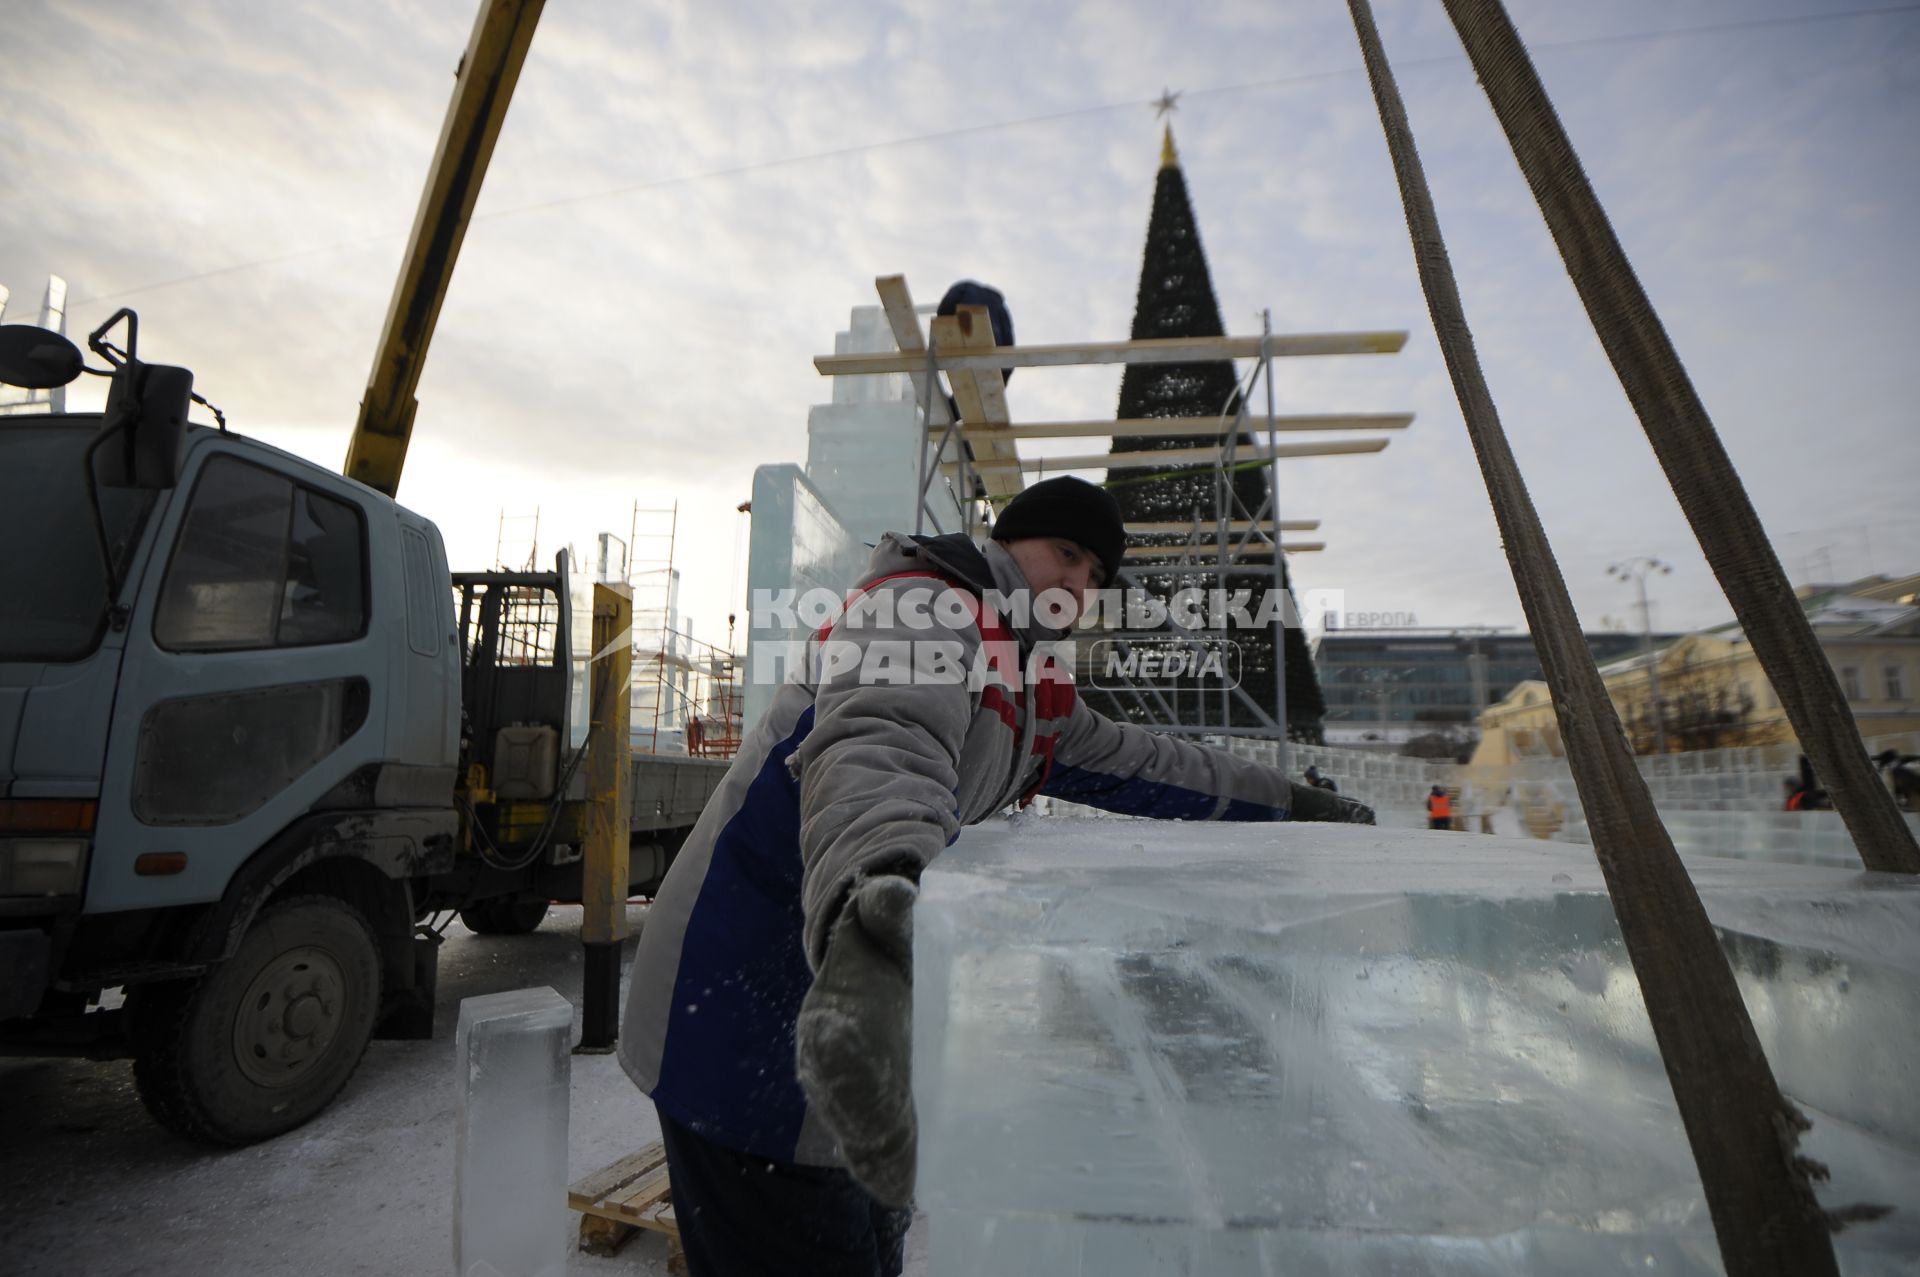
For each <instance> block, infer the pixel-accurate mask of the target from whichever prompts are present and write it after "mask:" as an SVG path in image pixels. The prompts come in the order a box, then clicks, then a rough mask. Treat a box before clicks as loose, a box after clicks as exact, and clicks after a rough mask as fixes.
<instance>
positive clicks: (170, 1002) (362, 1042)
mask: <svg viewBox="0 0 1920 1277" xmlns="http://www.w3.org/2000/svg"><path fill="white" fill-rule="evenodd" d="M379 1005H380V956H379V950H378V948H377V946H376V944H375V941H374V936H373V930H372V928H371V927H369V926H368V925H367V921H366V919H365V918H364V917H363V916H362V915H361V914H360V912H359V911H358V910H357V909H355V908H354V907H353V906H352V905H349V904H347V903H346V902H345V901H343V900H339V899H336V898H334V897H332V896H299V897H296V898H294V899H290V900H285V901H280V902H278V903H275V904H272V905H269V906H268V907H267V908H266V909H264V910H262V911H261V914H260V916H259V918H257V919H256V920H255V921H254V924H253V926H252V927H251V928H250V929H249V930H248V932H247V934H246V936H245V937H244V938H243V939H242V940H241V942H240V948H239V950H238V951H237V952H236V953H235V954H234V955H233V957H231V958H229V959H228V960H227V961H225V962H223V963H221V964H220V965H219V966H218V967H216V968H214V970H213V971H212V972H211V973H210V974H208V975H206V976H204V977H202V978H200V979H198V980H180V981H170V982H168V983H165V984H155V985H146V986H141V987H138V988H136V989H134V990H133V993H132V996H130V997H129V999H128V1011H129V1018H130V1023H131V1026H132V1031H133V1039H134V1043H133V1045H134V1065H133V1075H134V1080H135V1082H136V1083H137V1084H138V1086H139V1090H140V1098H141V1100H142V1101H143V1102H144V1103H145V1104H146V1106H147V1110H148V1111H149V1112H150V1113H152V1114H153V1116H154V1119H155V1120H156V1121H158V1122H159V1123H160V1124H161V1125H162V1126H165V1127H166V1128H167V1129H169V1130H171V1131H174V1132H175V1133H177V1134H180V1135H184V1136H186V1137H187V1138H189V1139H193V1140H199V1141H201V1142H203V1143H208V1144H227V1145H239V1144H251V1143H254V1142H255V1141H257V1140H264V1139H268V1138H271V1137H272V1136H275V1135H279V1134H282V1133H283V1132H286V1131H290V1130H292V1129H293V1128H294V1127H296V1126H299V1125H301V1124H302V1123H303V1122H306V1121H307V1120H309V1119H310V1118H312V1117H313V1116H314V1115H316V1114H317V1113H319V1112H320V1111H321V1110H322V1109H324V1108H326V1106H327V1105H328V1104H330V1103H331V1102H332V1101H333V1098H334V1097H335V1096H336V1095H338V1094H339V1093H340V1090H341V1088H342V1087H344V1086H345V1085H346V1084H347V1079H348V1078H349V1077H351V1076H352V1075H353V1071H354V1069H355V1068H356V1067H358V1065H359V1063H360V1057H361V1056H362V1055H363V1054H365V1052H366V1049H367V1041H368V1039H369V1038H370V1037H371V1036H372V1034H373V1024H374V1018H375V1014H376V1012H377V1010H378V1008H379Z"/></svg>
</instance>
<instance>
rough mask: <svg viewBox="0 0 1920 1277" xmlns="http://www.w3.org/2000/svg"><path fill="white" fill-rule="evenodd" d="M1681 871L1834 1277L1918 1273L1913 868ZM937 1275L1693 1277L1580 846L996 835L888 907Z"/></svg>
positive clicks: (1673, 1177) (1654, 1066)
mask: <svg viewBox="0 0 1920 1277" xmlns="http://www.w3.org/2000/svg"><path fill="white" fill-rule="evenodd" d="M1688 868H1689V871H1690V872H1691V874H1692V876H1693V879H1694V881H1695V883H1696V884H1697V886H1698V888H1699V890H1700V893H1701V896H1702V898H1703V900H1704V901H1705V903H1706V907H1707V911H1708V913H1709V915H1710V916H1711V917H1712V918H1713V920H1714V922H1715V924H1716V926H1717V927H1718V928H1719V930H1720V934H1721V937H1722V940H1723V943H1724V947H1725V949H1726V952H1727V954H1728V957H1729V958H1730V959H1731V961H1732V963H1733V966H1734V969H1735V971H1736V973H1737V975H1738V977H1739V982H1740V987H1741V990H1742V992H1743V994H1744V995H1745V998H1746V1002H1747V1006H1748V1008H1749V1010H1750V1012H1751V1014H1752V1016H1753V1020H1754V1025H1755V1028H1756V1029H1757V1030H1758V1033H1759V1036H1760V1040H1761V1042H1762V1044H1763V1045H1764V1046H1765V1048H1766V1051H1767V1054H1768V1058H1769V1059H1770V1061H1771V1062H1772V1066H1773V1070H1774V1073H1775V1076H1776V1077H1777V1078H1778V1079H1779V1081H1780V1084H1781V1086H1782V1088H1783V1089H1784V1090H1785V1091H1786V1092H1788V1094H1789V1095H1790V1097H1791V1098H1792V1099H1793V1100H1794V1101H1795V1102H1796V1103H1797V1104H1798V1105H1799V1106H1800V1107H1801V1109H1802V1110H1803V1111H1804V1112H1805V1113H1806V1115H1807V1116H1808V1117H1809V1118H1810V1119H1811V1120H1812V1121H1813V1124H1814V1125H1813V1129H1812V1131H1811V1132H1810V1133H1809V1134H1808V1136H1807V1137H1806V1138H1805V1140H1804V1141H1803V1144H1802V1152H1804V1153H1805V1154H1806V1155H1808V1156H1810V1157H1813V1158H1816V1159H1818V1160H1820V1161H1823V1162H1825V1163H1826V1164H1827V1165H1828V1166H1829V1167H1830V1168H1831V1170H1832V1179H1831V1181H1830V1182H1829V1183H1827V1184H1825V1185H1823V1186H1821V1188H1820V1189H1819V1194H1820V1198H1821V1201H1822V1204H1823V1205H1825V1206H1826V1207H1828V1208H1829V1209H1836V1208H1841V1207H1845V1206H1848V1205H1851V1204H1856V1203H1872V1204H1878V1205H1884V1206H1889V1207H1892V1208H1893V1212H1892V1214H1890V1215H1888V1216H1887V1217H1885V1218H1883V1219H1881V1220H1879V1221H1877V1222H1873V1223H1866V1224H1856V1225H1854V1226H1852V1227H1850V1228H1848V1229H1847V1230H1845V1231H1843V1232H1842V1233H1841V1234H1839V1235H1838V1237H1837V1238H1836V1241H1835V1245H1836V1250H1837V1251H1838V1253H1839V1255H1840V1259H1841V1264H1842V1270H1843V1271H1844V1272H1847V1273H1849V1274H1855V1275H1858V1274H1878V1273H1894V1272H1903V1273H1905V1272H1913V1271H1916V1265H1920V882H1914V881H1911V880H1907V879H1904V878H1896V877H1894V876H1890V875H1875V874H1864V873H1860V872H1857V871H1845V870H1837V869H1822V868H1813V867H1803V866H1790V865H1770V864H1760V863H1754V862H1748V861H1735V860H1714V859H1707V858H1699V859H1690V860H1689V861H1688ZM914 951H915V956H914V962H915V1000H914V1090H915V1096H916V1100H917V1105H918V1109H919V1118H920V1178H919V1184H920V1204H921V1206H922V1207H923V1208H924V1209H925V1210H926V1212H927V1214H928V1216H929V1225H930V1234H929V1242H930V1261H931V1272H932V1274H933V1277H959V1275H960V1274H992V1275H993V1277H1016V1275H1018V1274H1036V1275H1038V1274H1049V1275H1051V1274H1059V1273H1086V1274H1096V1273H1097V1274H1102V1275H1103V1277H1107V1275H1111V1277H1124V1275H1126V1274H1134V1273H1138V1274H1148V1273H1152V1274H1166V1273H1195V1274H1198V1273H1206V1274H1225V1275H1233V1274H1252V1273H1263V1274H1264V1273H1275V1274H1278V1273H1286V1274H1296V1273H1298V1274H1387V1273H1409V1274H1412V1273H1419V1274H1491V1273H1501V1274H1505V1273H1555V1274H1584V1273H1618V1272H1622V1271H1626V1270H1629V1269H1631V1270H1633V1271H1636V1272H1659V1273H1669V1274H1671V1273H1717V1272H1720V1271H1721V1266H1720V1260H1719V1253H1718V1249H1717V1247H1716V1245H1715V1241H1714V1236H1713V1229H1712V1224H1711V1221H1710V1220H1709V1218H1708V1215H1707V1210H1706V1206H1705V1203H1704V1200H1703V1198H1702V1194H1701V1189H1700V1180H1699V1175H1698V1172H1697V1171H1696V1169H1695V1167H1694V1165H1693V1160H1692V1156H1691V1153H1690V1150H1689V1148H1688V1145H1687V1141H1686V1137H1685V1134H1684V1132H1683V1130H1682V1128H1681V1125H1680V1120H1679V1116H1678V1113H1677V1111H1676V1109H1675V1107H1674V1102H1673V1095H1672V1091H1671V1089H1670V1087H1669V1085H1668V1083H1667V1079H1666V1075H1665V1072H1664V1069H1663V1067H1662V1065H1661V1061H1660V1057H1659V1054H1658V1051H1657V1049H1656V1048H1655V1045H1654V1042H1653V1035H1652V1030H1651V1027H1650V1026H1649V1024H1648V1021H1647V1017H1646V1011H1645V1008H1644V1005H1643V1004H1642V1001H1641V996H1640V989H1639V985H1638V983H1637V981H1636V980H1635V977H1634V974H1633V971H1632V969H1631V967H1630V966H1629V964H1628V962H1627V956H1626V951H1625V948H1624V946H1623V944H1622V942H1621V940H1620V934H1619V930H1618V927H1617V925H1616V924H1615V921H1614V917H1613V910H1612V906H1611V904H1610V902H1609V901H1608V899H1607V895H1606V892H1605V889H1604V887H1603V885H1602V883H1601V878H1600V873H1599V870H1598V867H1597V866H1596V865H1595V863H1594V861H1593V855H1592V851H1591V849H1588V848H1581V847H1570V846H1565V845H1562V844H1554V843H1544V842H1536V841H1531V840H1526V839H1517V838H1500V837H1488V836H1480V835H1465V834H1458V833H1428V832H1426V831H1400V830H1384V829H1380V830H1377V829H1367V828H1356V827H1350V826H1314V825H1206V824H1173V823H1157V822H1147V821H1119V820H1100V819H1073V818H1065V819H1058V818H1056V819H1045V818H1032V817H1029V818H1020V819H1015V820H1012V821H1007V822H1001V823H997V824H989V825H983V826H980V827H977V828H975V829H973V830H970V831H968V832H967V833H966V834H965V835H964V836H963V837H962V838H961V839H960V841H959V842H958V843H956V844H955V845H954V846H953V847H952V848H950V849H949V850H948V851H947V852H946V853H945V854H944V855H943V856H942V857H941V858H940V859H939V860H938V861H936V862H935V863H934V865H933V866H932V867H931V868H930V869H929V870H928V871H927V873H926V875H925V877H924V879H923V881H922V884H921V897H920V903H919V906H918V908H917V910H916V913H915V937H914Z"/></svg>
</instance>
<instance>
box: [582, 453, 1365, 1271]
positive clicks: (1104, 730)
mask: <svg viewBox="0 0 1920 1277" xmlns="http://www.w3.org/2000/svg"><path fill="white" fill-rule="evenodd" d="M1125 541H1126V533H1125V527H1124V524H1123V523H1122V520H1121V516H1120V510H1119V507H1118V504H1117V503H1116V502H1115V501H1114V499H1113V497H1112V496H1111V495H1109V494H1108V493H1107V492H1105V491H1104V490H1103V489H1100V488H1097V487H1095V486H1094V485H1092V484H1089V483H1086V482H1084V481H1082V480H1079V479H1072V478H1057V479H1049V480H1047V481H1045V482H1043V483H1039V484H1036V485H1035V486H1033V487H1031V488H1028V489H1027V490H1026V491H1024V492H1023V493H1021V494H1020V495H1019V496H1017V497H1016V498H1014V500H1013V501H1012V502H1010V503H1009V504H1008V505H1007V507H1006V509H1005V510H1004V511H1003V512H1002V513H1001V516H1000V518H999V521H998V522H997V523H996V524H995V525H994V528H993V538H992V540H991V541H990V542H988V543H987V545H986V546H985V547H984V549H982V548H979V547H976V546H975V545H974V544H973V542H972V541H971V540H969V539H968V538H966V537H964V536H958V535H949V536H940V537H931V538H922V537H910V536H903V535H898V534H894V535H889V536H887V537H886V538H884V539H883V540H882V541H881V543H880V545H879V547H878V549H876V550H875V552H874V555H873V559H872V562H871V564H870V565H869V569H868V574H867V577H866V579H865V581H864V583H863V584H862V585H861V587H860V588H859V589H858V590H856V591H855V593H854V595H853V596H852V597H851V599H850V600H849V601H848V603H847V604H846V606H845V608H844V609H843V611H842V612H841V614H840V615H839V617H838V618H837V619H836V620H834V621H833V622H831V623H830V624H829V625H827V626H825V627H823V628H822V630H821V632H820V633H819V634H817V635H816V636H814V637H813V638H812V639H811V640H809V642H808V645H807V657H808V659H807V662H806V663H805V665H804V667H803V669H802V670H800V671H799V672H797V673H796V674H795V675H793V676H792V677H790V678H789V680H788V681H787V682H786V683H785V684H783V685H782V686H781V687H780V688H779V689H778V691H777V692H776V693H775V696H774V698H773V701H772V704H771V707H770V708H769V709H768V710H767V712H766V713H765V714H763V715H762V716H761V718H760V719H759V720H758V721H757V722H756V723H755V724H754V726H753V729H752V730H751V731H750V732H749V733H748V734H747V737H746V740H745V742H744V743H743V744H742V746H741V749H740V753H739V755H738V756H737V757H736V758H735V760H734V763H733V766H732V769H731V770H730V771H729V772H728V773H727V776H726V779H725V780H724V781H723V782H722V783H721V785H720V788H719V790H718V791H717V792H716V793H715V795H714V797H713V799H712V801H711V802H709V803H708V804H707V807H706V810H705V811H704V812H703V813H702V814H701V816H700V821H699V823H698V824H697V825H696V826H695V827H694V829H693V831H692V833H691V834H690V835H689V836H688V839H687V842H686V844H685V845H684V846H683V847H682V848H681V850H680V853H679V856H678V858H677V859H676V860H675V861H674V865H673V868H672V870H671V872H669V873H668V875H667V878H666V882H665V884H664V885H663V886H662V887H661V889H660V895H659V898H658V899H657V900H656V901H655V902H654V904H653V907H652V909H651V910H650V911H649V913H648V915H647V920H646V924H645V927H644V929H643V930H642V932H641V936H640V942H639V948H638V952H637V953H636V955H635V959H634V965H633V976H632V983H631V985H630V987H629V989H628V994H627V1005H626V1016H625V1025H624V1028H623V1029H622V1032H621V1037H620V1062H621V1064H622V1066H623V1067H624V1068H625V1069H626V1071H627V1073H628V1075H629V1076H630V1077H632V1079H633V1081H634V1083H635V1084H636V1085H637V1086H639V1088H640V1089H641V1090H642V1091H644V1092H646V1093H647V1094H648V1095H649V1096H651V1097H652V1099H653V1102H654V1105H655V1107H656V1108H657V1109H658V1111H659V1115H660V1129H661V1134H662V1140H663V1143H664V1144H665V1147H666V1153H667V1162H668V1168H669V1173H670V1177H671V1180H672V1185H673V1202H674V1211H675V1215H676V1217H677V1219H678V1222H679V1227H680V1235H681V1241H682V1244H683V1246H684V1248H685V1250H686V1254H687V1259H688V1261H689V1264H690V1266H691V1268H692V1271H693V1272H694V1273H696V1274H708V1275H717V1274H725V1275H726V1277H741V1275H742V1274H753V1273H776V1272H777V1273H802V1272H804V1273H809V1274H840V1273H846V1274H856V1273H857V1274H861V1275H862V1277H867V1275H869V1274H891V1273H898V1272H899V1271H900V1266H901V1256H902V1239H903V1237H904V1235H905V1231H906V1226H907V1221H908V1218H909V1216H908V1213H907V1210H906V1209H905V1208H906V1207H907V1206H908V1205H909V1203H910V1202H911V1199H912V1195H913V1175H914V1152H915V1127H914V1117H913V1099H912V1094H911V1090H910V1079H909V1061H910V1055H911V1052H910V1018H911V1017H910V1012H911V990H912V945H911V919H912V909H913V902H914V898H915V895H916V892H917V883H918V881H919V877H920V871H921V870H922V869H923V868H924V867H925V866H926V865H927V863H928V862H929V861H931V860H932V859H933V858H934V857H935V856H937V855H938V854H939V853H940V851H941V849H942V848H943V847H945V846H947V845H948V844H949V843H951V842H952V841H953V839H954V837H955V836H956V835H957V834H958V832H959V830H960V827H961V826H962V825H966V824H972V823H974V822H976V821H979V820H983V819H985V818H986V817H988V816H990V815H993V814H994V813H996V812H998V811H1001V810H1003V809H1004V808H1006V807H1008V806H1009V805H1010V804H1013V803H1016V802H1022V801H1024V800H1026V799H1030V798H1031V797H1032V796H1034V795H1035V794H1036V793H1038V794H1046V795H1051V796H1054V797H1058V798H1062V799H1067V800H1070V801H1072V802H1076V803H1085V804H1089V805H1092V806H1096V807H1102V808H1106V809H1107V810H1110V811H1115V812H1123V813H1126V814H1129V815H1137V816H1157V817H1166V818H1170V819H1176V820H1248V821H1252V820H1260V821H1271V820H1288V819H1294V820H1300V819H1318V820H1349V821H1363V822H1366V823H1371V822H1372V819H1373V813H1372V812H1371V811H1369V810H1368V809H1367V808H1365V807H1363V806H1361V805H1360V804H1358V803H1356V802H1353V801H1351V800H1349V799H1343V798H1339V797H1336V796H1334V795H1332V794H1329V793H1327V792H1326V791H1324V790H1318V789H1312V788H1309V787H1307V786H1304V785H1294V784H1290V783H1289V782H1288V780H1287V778H1286V776H1285V775H1284V774H1282V773H1281V772H1279V771H1278V770H1275V769H1273V768H1270V767H1266V766H1262V765H1260V764H1258V763H1254V762H1251V761H1248V760H1246V759H1242V758H1237V757H1234V756H1232V755H1229V754H1226V753H1224V752H1221V751H1219V750H1214V749H1209V748H1206V747H1204V746H1200V745H1195V744H1191V743H1188V742H1186V741H1182V740H1179V739H1176V738H1174V737H1171V736H1164V735H1158V734H1155V733H1153V732H1150V731H1147V730H1145V729H1143V728H1140V727H1136V726H1133V725H1131V724H1127V723H1116V722H1114V721H1112V720H1110V719H1107V718H1104V717H1102V716H1101V715H1099V714H1098V713H1095V712H1094V711H1093V710H1091V709H1088V708H1087V707H1086V705H1085V704H1084V703H1083V702H1081V701H1080V700H1079V698H1078V697H1076V696H1075V695H1074V688H1073V684H1072V682H1071V681H1070V680H1069V679H1068V678H1067V677H1066V676H1065V674H1064V673H1063V672H1062V671H1061V670H1060V669H1059V668H1058V667H1057V666H1056V665H1055V664H1053V663H1052V661H1051V660H1049V659H1048V657H1047V655H1046V653H1047V652H1048V650H1049V645H1050V644H1051V643H1052V642H1053V641H1055V640H1058V639H1060V638H1061V637H1063V635H1064V633H1065V631H1066V629H1067V628H1068V627H1069V626H1070V625H1071V624H1072V622H1073V620H1074V618H1075V616H1076V614H1077V612H1078V609H1079V608H1080V607H1081V606H1082V600H1083V599H1084V597H1085V595H1086V592H1087V591H1088V590H1089V589H1092V588H1096V587H1098V586H1099V585H1100V584H1101V583H1102V582H1104V581H1110V580H1113V579H1114V577H1115V575H1116V573H1117V572H1118V570H1119V567H1120V561H1121V557H1122V552H1123V549H1124V546H1125ZM1026 604H1031V606H1026ZM1049 604H1052V605H1053V606H1052V610H1051V611H1049V610H1048V605H1049ZM849 1172H851V1173H850V1174H849Z"/></svg>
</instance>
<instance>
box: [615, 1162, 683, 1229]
mask: <svg viewBox="0 0 1920 1277" xmlns="http://www.w3.org/2000/svg"><path fill="white" fill-rule="evenodd" d="M672 1190H673V1185H672V1184H671V1183H669V1182H668V1180H667V1168H666V1167H665V1166H661V1167H660V1168H659V1169H657V1170H653V1171H649V1172H648V1173H647V1174H646V1175H644V1176H642V1177H641V1178H640V1179H639V1180H637V1181H635V1182H634V1184H633V1185H632V1187H631V1188H630V1189H629V1191H628V1192H627V1194H626V1195H625V1196H624V1197H622V1198H620V1200H619V1201H617V1202H616V1201H613V1200H612V1198H611V1195H609V1198H608V1204H609V1205H610V1206H612V1207H613V1208H614V1209H615V1210H617V1211H619V1212H620V1215H621V1217H622V1218H624V1219H629V1220H634V1219H638V1218H640V1216H642V1215H643V1214H645V1213H646V1211H647V1208H648V1207H650V1206H654V1205H657V1204H658V1203H659V1201H660V1199H661V1198H663V1197H665V1196H666V1195H667V1194H668V1193H669V1192H671V1191H672Z"/></svg>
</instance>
